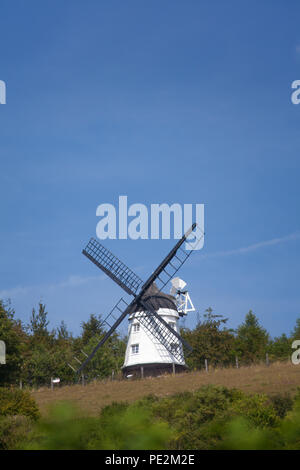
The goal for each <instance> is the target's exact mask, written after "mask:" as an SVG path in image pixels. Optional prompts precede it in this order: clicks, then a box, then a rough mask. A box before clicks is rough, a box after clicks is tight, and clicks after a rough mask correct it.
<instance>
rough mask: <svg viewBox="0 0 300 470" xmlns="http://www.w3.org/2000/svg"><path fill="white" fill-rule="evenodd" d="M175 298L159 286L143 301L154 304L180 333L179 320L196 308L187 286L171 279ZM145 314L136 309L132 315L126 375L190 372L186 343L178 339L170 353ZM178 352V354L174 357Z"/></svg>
mask: <svg viewBox="0 0 300 470" xmlns="http://www.w3.org/2000/svg"><path fill="white" fill-rule="evenodd" d="M171 283H172V288H171V295H168V294H165V293H164V292H160V291H159V290H158V288H157V286H156V284H155V283H153V284H152V285H151V286H150V287H149V289H148V290H147V291H146V292H145V294H144V297H143V300H144V301H146V302H147V301H149V300H150V301H151V303H152V306H153V307H154V308H155V311H156V313H157V314H158V315H159V316H160V317H161V318H162V319H163V320H165V322H167V323H168V325H170V326H171V328H172V329H173V330H174V331H176V332H179V325H178V323H179V318H180V317H182V316H184V315H186V314H187V312H190V311H193V310H195V309H194V306H193V304H192V301H191V298H190V296H189V294H188V292H187V291H186V290H185V291H183V290H182V289H184V287H185V286H186V283H185V282H184V281H183V280H182V279H179V278H174V279H172V280H171ZM145 318H147V316H146V313H145V311H144V310H143V309H142V308H140V307H136V308H135V309H134V311H133V312H132V313H131V315H130V316H129V327H128V342H127V348H126V354H125V361H124V365H123V372H124V374H125V375H126V376H131V375H141V376H147V375H151V376H154V375H157V374H161V373H164V372H170V371H173V372H175V371H178V372H179V371H182V370H184V369H186V364H185V360H184V354H183V349H182V344H181V342H180V341H178V340H176V338H175V341H174V343H173V344H171V348H173V351H172V349H171V350H170V349H169V348H166V347H165V346H164V344H163V342H162V341H161V340H160V339H159V338H157V337H156V336H155V335H154V334H153V332H152V330H151V329H149V328H147V325H146V324H145ZM172 352H174V353H175V352H176V355H174V354H172Z"/></svg>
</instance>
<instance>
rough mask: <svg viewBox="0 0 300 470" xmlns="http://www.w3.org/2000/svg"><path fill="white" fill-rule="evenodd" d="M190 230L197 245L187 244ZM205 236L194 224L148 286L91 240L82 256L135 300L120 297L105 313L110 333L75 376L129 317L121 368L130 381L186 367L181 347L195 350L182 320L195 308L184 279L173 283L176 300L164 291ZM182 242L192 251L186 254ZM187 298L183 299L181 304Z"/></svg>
mask: <svg viewBox="0 0 300 470" xmlns="http://www.w3.org/2000/svg"><path fill="white" fill-rule="evenodd" d="M195 229H196V231H194V230H195ZM192 232H193V235H194V237H195V239H196V243H195V242H193V244H191V243H189V241H188V239H189V236H190V235H191V233H192ZM203 236H204V234H203V233H202V232H201V230H198V227H197V224H193V225H192V226H191V228H190V229H189V230H188V231H187V232H186V233H185V234H184V235H183V237H182V238H181V239H180V240H179V241H178V242H177V243H176V245H175V246H174V248H173V249H172V250H171V251H170V253H169V254H168V255H167V256H166V257H165V258H164V259H163V260H162V262H161V263H160V264H159V266H158V267H157V268H156V269H155V270H154V272H153V273H152V274H151V275H150V276H149V278H148V279H147V281H146V282H143V281H142V279H141V278H140V277H139V276H138V275H137V274H135V273H134V272H133V271H132V270H131V269H130V268H129V267H128V266H126V265H125V264H124V263H122V261H120V260H119V259H118V258H117V257H116V256H115V255H113V254H112V253H111V252H110V251H108V250H107V249H106V248H105V247H104V246H103V245H101V244H100V243H99V242H98V241H97V240H95V239H94V238H91V240H90V241H89V243H88V244H87V246H86V248H85V249H84V250H83V254H84V255H85V256H86V257H87V258H88V259H90V260H91V261H92V262H93V263H94V264H95V265H96V266H97V267H98V268H100V269H101V270H102V271H104V272H105V273H106V274H107V275H108V276H109V277H110V278H111V279H112V280H113V281H115V282H116V283H117V284H118V285H119V286H120V287H122V289H124V290H125V292H126V293H127V294H129V295H131V296H133V300H132V301H131V303H130V304H128V303H127V302H126V301H125V300H124V299H123V298H121V299H120V300H119V302H117V304H116V305H115V306H114V308H113V309H112V310H111V312H110V313H109V314H108V315H107V317H106V318H105V320H104V321H103V325H105V326H106V327H107V330H106V333H105V334H104V336H103V337H102V339H101V340H100V341H99V343H98V344H97V346H96V347H95V348H94V350H93V351H92V352H91V354H90V355H89V356H87V358H86V359H85V360H84V362H83V363H81V365H80V367H79V368H78V370H77V371H76V372H77V373H82V371H83V369H84V368H85V367H86V366H87V364H88V363H89V362H90V361H91V360H92V359H93V357H94V356H95V354H96V353H97V351H98V349H99V348H100V347H101V346H102V345H103V344H104V343H105V342H106V341H107V340H108V339H109V337H110V336H111V335H112V334H113V332H114V331H115V330H116V329H117V328H118V326H119V325H120V324H121V322H122V321H123V320H124V319H125V318H126V317H127V316H129V338H128V344H127V350H126V355H125V362H124V365H123V372H124V374H125V375H126V376H127V377H128V376H130V375H141V376H144V374H145V375H156V374H158V373H161V372H165V371H167V370H168V371H170V370H171V371H172V370H173V371H174V372H175V371H176V370H182V369H184V368H186V365H185V360H184V352H183V348H185V349H187V350H190V351H191V350H192V348H191V346H190V345H189V344H188V343H187V341H186V340H185V339H184V338H182V337H181V335H180V333H179V327H178V320H179V317H180V316H183V315H185V314H186V313H187V311H191V310H193V309H194V307H193V305H192V303H191V299H190V297H189V295H188V293H187V291H184V290H183V289H184V287H185V285H186V284H185V282H184V281H182V280H181V279H179V278H175V279H173V280H172V285H173V289H175V291H176V292H175V291H174V294H175V297H174V296H173V295H168V294H165V293H164V292H162V289H163V288H164V287H165V286H166V285H167V284H168V282H169V281H171V279H172V278H173V276H174V274H175V273H177V271H178V270H179V269H180V267H181V266H182V265H183V263H184V262H185V261H186V260H187V259H188V257H189V256H190V254H191V253H192V252H193V251H194V250H195V248H196V246H197V244H198V243H199V242H200V240H201V239H202V237H203ZM183 243H185V244H186V245H187V246H188V248H189V249H186V250H184V249H183V248H182V245H183ZM183 299H185V301H184V302H183V304H182V300H183Z"/></svg>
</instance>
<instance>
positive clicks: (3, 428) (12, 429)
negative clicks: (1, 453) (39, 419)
mask: <svg viewBox="0 0 300 470" xmlns="http://www.w3.org/2000/svg"><path fill="white" fill-rule="evenodd" d="M31 426H32V421H31V420H30V419H29V418H26V417H25V416H5V417H2V418H0V450H8V449H18V448H21V447H20V446H21V442H23V441H24V440H26V438H27V435H28V433H29V432H30V431H31Z"/></svg>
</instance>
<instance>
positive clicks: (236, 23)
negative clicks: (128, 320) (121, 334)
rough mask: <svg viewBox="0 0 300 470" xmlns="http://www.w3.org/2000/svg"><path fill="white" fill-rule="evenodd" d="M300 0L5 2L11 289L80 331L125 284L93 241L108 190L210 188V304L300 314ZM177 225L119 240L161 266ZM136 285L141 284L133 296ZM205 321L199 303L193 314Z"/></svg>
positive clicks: (121, 251) (277, 318)
mask: <svg viewBox="0 0 300 470" xmlns="http://www.w3.org/2000/svg"><path fill="white" fill-rule="evenodd" d="M299 13H300V6H299V3H298V2H296V1H293V0H291V1H290V2H289V3H288V4H287V3H286V2H284V1H279V0H277V1H274V0H264V1H253V0H252V1H238V0H236V1H230V0H229V1H227V2H224V1H221V0H220V1H198V0H197V1H196V0H194V1H192V0H190V1H188V2H183V1H177V0H172V1H171V0H166V1H164V2H159V1H156V0H152V1H151V2H141V1H131V0H130V1H127V2H124V1H116V0H111V1H95V0H94V1H86V2H83V1H76V0H72V1H66V0H65V1H63V2H58V1H57V0H52V1H51V2H50V1H43V2H38V1H34V0H28V1H26V2H25V1H15V0H10V1H7V0H2V2H1V28H0V43H1V60H0V79H1V80H4V81H5V82H6V86H7V104H6V105H0V161H1V185H0V210H1V230H0V266H1V269H0V297H1V298H10V299H11V302H12V305H13V307H14V308H15V310H16V315H17V317H19V318H21V319H22V320H23V321H24V322H28V320H29V316H30V312H31V309H32V307H33V306H36V304H37V303H38V301H39V300H42V301H43V302H45V303H46V305H47V309H48V312H49V319H50V320H51V326H52V327H54V326H57V325H58V324H59V323H60V321H61V320H64V321H65V322H66V323H67V325H68V326H69V328H70V329H71V330H72V331H73V332H74V333H75V334H77V333H78V332H79V330H80V323H81V322H82V321H83V320H86V319H87V318H88V316H89V314H90V313H106V312H107V311H108V310H109V309H110V308H111V307H112V306H113V305H114V303H116V302H117V300H118V299H119V298H120V297H121V295H123V294H122V292H121V290H120V288H119V287H118V286H116V285H114V284H113V283H112V281H110V280H109V279H105V278H104V277H103V276H102V275H101V272H100V271H98V270H97V268H96V267H95V266H94V265H92V264H91V263H90V262H89V261H88V260H87V259H85V257H83V256H82V254H81V250H82V248H83V247H84V245H85V244H86V242H87V241H88V239H89V238H90V237H91V236H95V229H96V224H97V221H98V219H97V217H96V208H97V206H98V205H99V204H101V203H105V202H108V203H112V204H117V202H118V197H119V195H127V196H128V202H129V204H132V203H135V202H139V203H143V204H146V205H147V206H149V205H150V204H151V203H162V202H166V203H169V204H171V203H173V202H178V203H180V204H184V203H193V204H196V203H204V204H205V231H206V237H205V245H204V248H203V250H201V251H199V252H195V253H193V255H192V257H191V258H190V260H189V261H188V264H186V266H185V267H184V268H183V269H182V271H181V276H182V277H183V278H184V279H185V280H186V281H188V286H189V289H190V294H191V297H192V299H193V301H194V303H195V305H196V307H197V309H198V310H199V311H200V312H203V311H204V310H205V309H206V308H207V307H209V306H211V307H212V308H213V310H214V311H215V313H220V314H224V315H225V316H227V317H229V325H230V326H231V327H236V326H237V325H238V324H239V323H241V322H242V321H243V319H244V316H245V314H246V313H247V312H248V310H249V309H252V310H253V311H254V312H255V314H257V316H258V317H259V319H260V321H261V323H262V324H263V325H264V326H265V327H266V328H267V329H268V330H269V331H270V333H271V334H272V335H279V334H281V333H282V332H287V333H289V332H290V330H291V329H292V328H293V326H294V323H295V320H296V318H297V317H299V316H300V292H299V278H300V263H299V261H300V222H299V203H300V197H299V196H300V195H299V193H300V192H299V176H300V158H299V155H300V106H296V105H293V104H292V103H291V93H292V90H291V83H292V82H293V81H294V80H296V79H300V29H299V24H298V23H299V22H298V17H299ZM173 244H174V241H172V240H139V241H130V240H129V241H126V240H110V241H108V242H107V243H106V246H107V247H108V248H110V249H111V250H112V251H113V252H114V253H116V254H117V255H118V256H119V257H120V258H121V259H122V260H123V261H124V262H126V263H127V264H128V265H129V266H130V267H132V268H133V269H135V270H136V271H137V272H138V274H139V275H140V276H141V277H142V278H144V279H146V278H147V276H148V275H149V273H151V271H152V270H153V269H154V268H155V267H156V265H157V264H158V263H159V262H160V260H161V258H162V257H163V256H164V255H165V254H166V253H167V252H168V251H169V249H170V248H171V247H172V245H173ZM125 297H126V296H125ZM194 322H195V315H194V314H193V313H191V314H190V316H189V318H188V319H187V321H186V324H187V326H189V325H190V326H192V325H193V324H194Z"/></svg>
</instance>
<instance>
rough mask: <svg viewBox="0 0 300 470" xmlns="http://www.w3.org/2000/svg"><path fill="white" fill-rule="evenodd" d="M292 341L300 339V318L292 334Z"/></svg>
mask: <svg viewBox="0 0 300 470" xmlns="http://www.w3.org/2000/svg"><path fill="white" fill-rule="evenodd" d="M291 338H292V339H300V318H297V320H296V325H295V326H294V329H293V331H292V332H291Z"/></svg>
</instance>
